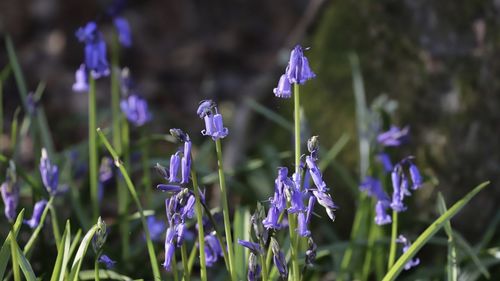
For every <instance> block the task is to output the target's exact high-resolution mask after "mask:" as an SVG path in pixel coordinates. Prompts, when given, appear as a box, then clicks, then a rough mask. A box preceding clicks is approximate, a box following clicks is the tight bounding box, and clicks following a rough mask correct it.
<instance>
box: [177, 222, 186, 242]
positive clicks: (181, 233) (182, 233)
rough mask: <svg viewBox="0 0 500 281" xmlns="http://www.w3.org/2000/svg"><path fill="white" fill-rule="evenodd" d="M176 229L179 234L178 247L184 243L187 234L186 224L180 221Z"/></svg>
mask: <svg viewBox="0 0 500 281" xmlns="http://www.w3.org/2000/svg"><path fill="white" fill-rule="evenodd" d="M175 231H176V234H177V247H180V245H182V242H184V236H185V235H186V224H184V223H180V224H178V225H176V226H175Z"/></svg>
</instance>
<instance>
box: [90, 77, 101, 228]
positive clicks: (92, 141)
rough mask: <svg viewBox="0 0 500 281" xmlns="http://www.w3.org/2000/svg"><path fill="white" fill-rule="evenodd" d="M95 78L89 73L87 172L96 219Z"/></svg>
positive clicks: (93, 214)
mask: <svg viewBox="0 0 500 281" xmlns="http://www.w3.org/2000/svg"><path fill="white" fill-rule="evenodd" d="M95 95H96V93H95V80H94V78H93V77H92V74H91V73H89V169H90V171H89V173H90V179H89V181H90V198H91V201H92V218H93V221H96V220H97V217H98V216H99V200H98V196H97V194H98V190H97V188H98V187H97V186H98V184H97V171H98V169H99V168H98V166H97V165H98V164H97V137H96V134H95V132H96V127H97V122H96V97H95Z"/></svg>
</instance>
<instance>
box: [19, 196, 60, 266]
mask: <svg viewBox="0 0 500 281" xmlns="http://www.w3.org/2000/svg"><path fill="white" fill-rule="evenodd" d="M53 201H54V197H50V199H49V201H48V202H47V205H45V209H44V210H43V212H42V216H41V217H40V223H38V226H37V227H36V228H35V230H34V231H33V233H32V234H31V237H30V238H29V239H28V242H26V245H24V249H23V254H24V255H25V256H26V257H27V258H29V256H30V254H31V248H33V245H35V242H36V240H37V239H38V235H39V234H40V231H42V228H43V224H44V223H45V218H46V217H47V214H48V213H49V209H50V206H52V202H53Z"/></svg>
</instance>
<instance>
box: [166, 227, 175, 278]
mask: <svg viewBox="0 0 500 281" xmlns="http://www.w3.org/2000/svg"><path fill="white" fill-rule="evenodd" d="M175 235H176V231H175V227H173V226H170V227H169V228H168V229H167V232H166V233H165V261H164V262H163V267H164V268H165V269H166V270H167V271H170V269H171V266H172V257H173V255H175V245H174V239H175Z"/></svg>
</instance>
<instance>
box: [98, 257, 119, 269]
mask: <svg viewBox="0 0 500 281" xmlns="http://www.w3.org/2000/svg"><path fill="white" fill-rule="evenodd" d="M99 262H100V263H102V264H104V265H105V266H106V268H107V269H110V268H113V267H114V266H115V264H116V261H114V260H112V259H111V258H110V257H108V256H107V255H101V256H100V257H99Z"/></svg>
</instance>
